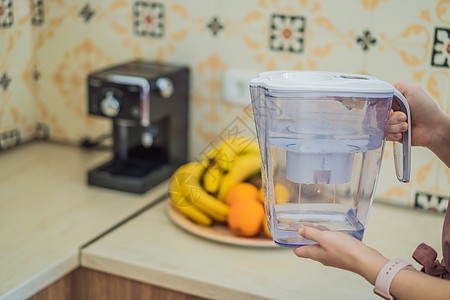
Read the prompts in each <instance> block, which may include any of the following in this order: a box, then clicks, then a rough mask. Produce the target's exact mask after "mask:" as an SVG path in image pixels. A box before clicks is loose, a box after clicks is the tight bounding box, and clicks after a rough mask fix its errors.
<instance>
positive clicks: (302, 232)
mask: <svg viewBox="0 0 450 300" xmlns="http://www.w3.org/2000/svg"><path fill="white" fill-rule="evenodd" d="M298 234H299V235H301V236H304V234H305V227H300V229H299V230H298Z"/></svg>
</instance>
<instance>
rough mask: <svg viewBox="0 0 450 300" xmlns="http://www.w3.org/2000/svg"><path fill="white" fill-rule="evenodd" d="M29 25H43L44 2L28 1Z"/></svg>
mask: <svg viewBox="0 0 450 300" xmlns="http://www.w3.org/2000/svg"><path fill="white" fill-rule="evenodd" d="M30 11H31V24H32V25H33V26H40V25H42V24H43V23H44V19H45V15H44V0H30Z"/></svg>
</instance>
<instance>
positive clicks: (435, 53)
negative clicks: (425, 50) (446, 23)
mask: <svg viewBox="0 0 450 300" xmlns="http://www.w3.org/2000/svg"><path fill="white" fill-rule="evenodd" d="M431 65H432V66H434V67H444V68H449V66H450V28H439V27H437V28H436V29H435V30H434V42H433V49H432V51H431Z"/></svg>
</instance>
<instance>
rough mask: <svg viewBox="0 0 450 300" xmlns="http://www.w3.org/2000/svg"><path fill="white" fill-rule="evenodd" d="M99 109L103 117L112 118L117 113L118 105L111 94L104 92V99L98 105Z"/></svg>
mask: <svg viewBox="0 0 450 300" xmlns="http://www.w3.org/2000/svg"><path fill="white" fill-rule="evenodd" d="M100 108H101V110H102V113H103V114H104V115H105V116H107V117H110V118H114V117H115V116H117V114H118V113H119V110H120V103H119V101H118V100H117V99H116V98H114V94H113V92H106V96H105V98H104V99H103V100H102V101H101V103H100Z"/></svg>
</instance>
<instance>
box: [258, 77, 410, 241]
mask: <svg viewBox="0 0 450 300" xmlns="http://www.w3.org/2000/svg"><path fill="white" fill-rule="evenodd" d="M250 94H251V98H252V105H253V113H254V119H255V125H256V131H257V136H258V142H259V147H260V150H261V158H262V163H263V164H262V170H261V173H262V181H263V188H264V198H265V209H266V215H267V221H268V225H269V228H270V231H271V234H272V238H273V240H274V241H275V242H276V243H277V244H279V245H281V246H286V247H299V246H303V245H308V244H311V243H313V242H312V241H309V240H307V239H304V238H302V237H301V236H299V235H298V229H299V228H300V227H301V226H315V227H316V228H319V229H321V230H333V231H341V232H344V233H347V234H349V235H352V236H354V237H356V238H357V239H359V240H362V238H363V235H364V230H365V227H366V222H367V217H368V215H369V211H370V207H371V204H372V200H373V195H374V190H375V186H376V182H377V178H378V174H379V171H380V166H381V160H382V157H383V150H384V144H385V129H386V126H387V125H388V121H389V115H390V111H391V109H394V110H401V111H403V112H405V113H406V115H407V117H408V119H407V122H408V123H409V120H410V113H409V106H408V103H407V101H406V99H405V98H404V97H403V95H402V94H401V93H400V92H399V91H398V90H396V89H395V88H394V87H393V86H392V85H391V84H389V83H387V82H384V81H382V80H378V79H377V78H375V77H372V76H366V75H360V74H347V73H335V72H318V71H271V72H264V73H261V74H259V77H257V78H255V79H252V80H251V81H250ZM410 137H411V134H410V131H409V130H408V131H407V132H405V133H403V138H402V140H401V141H400V142H396V143H394V158H395V165H396V173H397V178H398V179H399V180H400V181H402V182H408V181H409V176H410V149H411V142H410V141H411V138H410Z"/></svg>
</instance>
